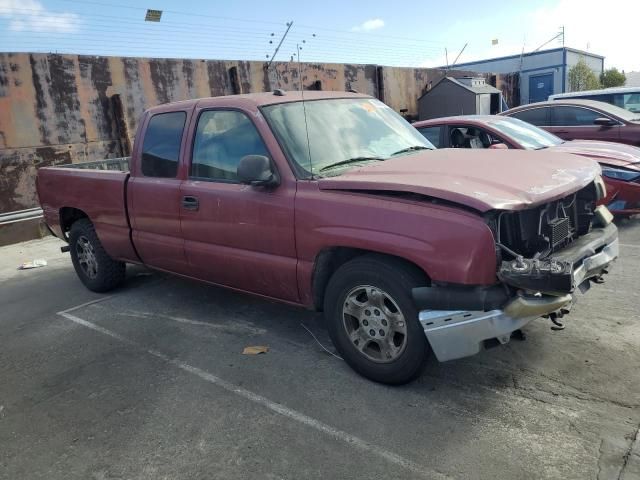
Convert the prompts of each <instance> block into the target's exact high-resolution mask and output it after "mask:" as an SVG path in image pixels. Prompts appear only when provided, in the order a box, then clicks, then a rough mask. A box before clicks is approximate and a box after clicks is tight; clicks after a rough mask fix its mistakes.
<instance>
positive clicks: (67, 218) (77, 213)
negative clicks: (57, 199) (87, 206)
mask: <svg viewBox="0 0 640 480" xmlns="http://www.w3.org/2000/svg"><path fill="white" fill-rule="evenodd" d="M81 218H89V216H88V215H87V214H86V213H84V212H83V211H82V210H79V209H77V208H73V207H62V208H61V209H60V229H61V230H62V233H66V232H68V231H69V230H71V225H73V224H74V223H75V222H77V221H78V220H80V219H81Z"/></svg>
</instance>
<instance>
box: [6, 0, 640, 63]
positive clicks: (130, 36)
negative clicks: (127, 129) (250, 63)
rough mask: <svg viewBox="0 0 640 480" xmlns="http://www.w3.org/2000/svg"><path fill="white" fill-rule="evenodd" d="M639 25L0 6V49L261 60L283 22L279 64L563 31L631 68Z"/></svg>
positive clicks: (552, 3) (352, 8)
mask: <svg viewBox="0 0 640 480" xmlns="http://www.w3.org/2000/svg"><path fill="white" fill-rule="evenodd" d="M147 8H153V9H157V10H162V11H163V13H162V17H161V20H160V22H159V23H152V22H145V21H144V17H145V13H146V9H147ZM639 18H640V0H608V1H606V2H603V1H602V0H599V1H592V0H538V1H537V2H526V1H511V2H509V1H505V0H501V1H497V0H483V1H473V2H470V1H467V2H463V1H459V0H447V1H438V2H436V1H428V0H422V1H414V0H405V1H402V2H397V1H396V2H394V1H388V0H387V1H378V0H370V1H367V2H361V1H351V2H349V1H346V0H342V1H338V0H324V1H321V2H316V1H306V2H305V1H300V0H298V1H292V0H270V1H268V2H267V1H254V0H243V1H242V2H239V1H229V0H225V1H220V0H181V1H177V0H145V1H144V2H140V1H139V0H129V1H126V0H0V51H29V52H58V53H80V54H93V55H118V56H146V57H178V58H181V57H187V58H198V59H200V58H202V59H231V60H235V59H240V60H264V61H268V60H270V59H271V58H274V57H273V55H274V53H275V50H276V46H277V45H278V43H279V42H280V40H281V39H282V37H283V35H284V34H285V31H286V30H287V28H288V24H289V23H290V22H292V23H291V25H290V28H289V31H288V33H287V35H286V37H285V38H284V41H283V43H282V46H281V48H280V49H279V51H278V52H277V54H276V55H275V60H277V61H290V60H291V59H292V58H293V59H296V58H297V55H299V57H300V60H301V61H303V62H334V63H373V64H379V65H393V66H411V67H417V66H420V67H437V66H441V65H445V64H447V63H449V64H450V63H453V62H454V61H455V59H456V58H458V60H457V62H458V63H464V62H469V61H472V60H480V59H483V58H492V57H497V56H503V55H512V54H520V53H521V52H522V51H523V50H524V52H525V53H526V52H531V51H533V50H535V49H538V48H540V49H547V48H556V47H560V46H562V39H561V38H556V39H555V40H552V39H553V38H554V37H556V36H557V35H558V32H559V31H560V28H561V27H564V29H565V38H564V40H565V45H566V46H568V47H572V48H577V49H581V50H588V51H590V52H593V53H596V54H599V55H603V56H604V57H605V68H610V67H617V68H618V69H620V70H626V71H633V70H635V71H638V70H640V54H639V53H638V47H637V45H638V31H639V30H638V28H639V25H638V19H639ZM547 42H549V43H547ZM465 45H466V46H465ZM463 48H464V50H463Z"/></svg>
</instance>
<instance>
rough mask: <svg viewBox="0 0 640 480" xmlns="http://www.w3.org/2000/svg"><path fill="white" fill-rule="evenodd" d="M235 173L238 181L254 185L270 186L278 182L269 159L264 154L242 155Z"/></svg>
mask: <svg viewBox="0 0 640 480" xmlns="http://www.w3.org/2000/svg"><path fill="white" fill-rule="evenodd" d="M237 174H238V180H239V181H240V183H245V184H247V185H252V186H254V187H272V186H275V185H278V183H279V180H278V175H277V173H276V172H275V169H274V168H273V165H272V164H271V160H270V159H269V158H268V157H265V156H264V155H247V156H245V157H242V158H241V159H240V163H238V170H237Z"/></svg>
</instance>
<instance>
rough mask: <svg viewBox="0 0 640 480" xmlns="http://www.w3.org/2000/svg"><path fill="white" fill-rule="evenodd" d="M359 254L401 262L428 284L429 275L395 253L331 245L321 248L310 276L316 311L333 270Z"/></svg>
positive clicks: (318, 308)
mask: <svg viewBox="0 0 640 480" xmlns="http://www.w3.org/2000/svg"><path fill="white" fill-rule="evenodd" d="M361 255H376V256H377V257H379V258H381V259H384V258H386V259H389V260H392V261H394V262H401V263H403V264H405V265H406V266H408V267H409V268H412V269H414V270H415V271H416V273H418V274H419V275H420V276H422V277H424V280H425V285H429V284H430V282H431V281H430V280H429V275H428V274H427V273H426V272H425V271H424V270H423V269H422V268H420V267H418V266H417V265H416V264H415V263H413V262H410V261H409V260H407V259H405V258H402V257H398V256H396V255H388V254H385V253H380V252H374V251H372V250H363V249H359V248H350V247H331V248H326V249H324V250H322V251H321V252H320V253H319V254H318V255H317V256H316V261H315V262H314V267H313V275H312V278H311V288H312V293H313V305H314V307H315V309H316V310H317V311H322V309H323V304H324V293H325V291H326V289H327V285H328V284H329V280H330V279H331V277H332V276H333V274H334V273H335V271H336V270H337V269H338V268H339V267H340V266H341V265H343V264H345V263H347V262H348V261H350V260H353V259H354V258H356V257H359V256H361Z"/></svg>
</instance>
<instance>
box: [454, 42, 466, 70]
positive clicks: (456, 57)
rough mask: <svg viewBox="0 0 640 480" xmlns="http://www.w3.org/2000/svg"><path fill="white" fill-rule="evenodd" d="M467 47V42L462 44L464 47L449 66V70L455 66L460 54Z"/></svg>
mask: <svg viewBox="0 0 640 480" xmlns="http://www.w3.org/2000/svg"><path fill="white" fill-rule="evenodd" d="M467 45H469V42H467V43H465V44H464V47H462V50H460V53H459V54H458V56H457V57H456V59H455V60H454V61H453V63H452V64H451V68H453V67H454V66H455V64H456V63H457V62H458V59H459V58H460V55H462V52H464V49H465V48H467Z"/></svg>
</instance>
